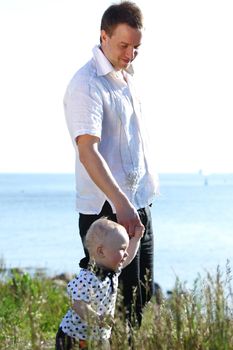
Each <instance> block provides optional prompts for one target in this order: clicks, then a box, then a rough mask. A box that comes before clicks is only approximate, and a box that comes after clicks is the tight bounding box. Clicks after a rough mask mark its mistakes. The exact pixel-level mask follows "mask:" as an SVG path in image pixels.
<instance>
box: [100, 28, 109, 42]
mask: <svg viewBox="0 0 233 350" xmlns="http://www.w3.org/2000/svg"><path fill="white" fill-rule="evenodd" d="M107 36H108V35H107V33H106V32H105V30H103V29H102V30H101V32H100V37H101V43H102V44H103V43H105V42H106V40H107Z"/></svg>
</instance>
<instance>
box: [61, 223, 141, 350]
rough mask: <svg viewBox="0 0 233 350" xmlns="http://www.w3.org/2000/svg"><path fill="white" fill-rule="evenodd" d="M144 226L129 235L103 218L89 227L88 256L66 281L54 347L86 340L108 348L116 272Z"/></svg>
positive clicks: (83, 345) (81, 343)
mask: <svg viewBox="0 0 233 350" xmlns="http://www.w3.org/2000/svg"><path fill="white" fill-rule="evenodd" d="M143 232H144V228H143V227H136V230H135V233H134V236H133V237H131V238H130V239H129V236H128V234H127V232H126V230H125V228H124V227H123V226H121V225H119V224H117V223H115V222H113V221H110V220H108V219H106V218H101V219H99V220H97V221H95V222H94V223H93V224H92V225H91V226H90V228H89V230H88V232H87V235H86V240H85V246H86V249H87V250H88V252H89V256H90V258H89V259H88V258H84V259H82V260H81V262H80V267H81V270H80V272H79V275H78V276H77V277H76V278H74V279H73V280H72V281H70V282H69V284H68V293H69V294H70V296H71V298H72V308H70V309H69V310H68V312H67V314H66V315H65V317H64V318H63V320H62V322H61V324H60V328H59V330H58V332H57V336H56V350H70V349H73V348H74V346H76V345H75V344H77V345H78V346H79V349H87V348H88V342H89V343H90V342H91V341H95V342H98V343H99V348H100V349H110V345H109V338H110V336H111V324H112V321H113V317H114V310H115V303H116V296H117V286H118V276H119V274H120V272H121V270H122V269H123V268H124V267H125V266H127V265H128V264H129V263H130V262H131V261H132V260H133V258H134V257H135V255H136V253H137V250H138V247H139V244H140V239H141V237H142V236H143Z"/></svg>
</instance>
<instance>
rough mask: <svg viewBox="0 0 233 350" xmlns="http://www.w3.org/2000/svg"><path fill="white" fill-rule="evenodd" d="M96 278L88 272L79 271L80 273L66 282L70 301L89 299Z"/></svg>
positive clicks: (86, 300)
mask: <svg viewBox="0 0 233 350" xmlns="http://www.w3.org/2000/svg"><path fill="white" fill-rule="evenodd" d="M95 284H96V278H95V276H94V275H93V274H92V273H90V272H84V271H81V272H80V274H79V275H78V276H77V277H75V278H74V279H73V280H72V281H70V282H69V283H68V286H67V291H68V294H69V295H70V297H71V298H72V301H74V300H82V301H85V302H86V303H89V302H90V301H91V296H92V294H93V293H95Z"/></svg>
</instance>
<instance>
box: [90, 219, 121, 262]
mask: <svg viewBox="0 0 233 350" xmlns="http://www.w3.org/2000/svg"><path fill="white" fill-rule="evenodd" d="M122 228H123V226H121V225H119V224H118V223H116V222H114V221H111V220H108V219H107V218H106V217H102V218H100V219H98V220H96V221H94V222H93V223H92V224H91V226H90V228H89V230H88V231H87V234H86V238H85V247H86V248H87V250H88V252H89V254H90V255H92V253H93V251H94V248H95V247H96V246H98V245H100V244H103V243H104V241H105V240H106V238H107V237H108V236H109V235H111V234H112V233H113V231H115V230H117V231H118V230H119V229H122Z"/></svg>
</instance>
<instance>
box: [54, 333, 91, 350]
mask: <svg viewBox="0 0 233 350" xmlns="http://www.w3.org/2000/svg"><path fill="white" fill-rule="evenodd" d="M72 349H82V350H87V349H88V346H87V342H86V341H85V340H75V339H74V338H71V337H70V336H69V335H67V334H65V333H64V332H63V330H62V329H61V328H59V329H58V331H57V334H56V344H55V350H72Z"/></svg>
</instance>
